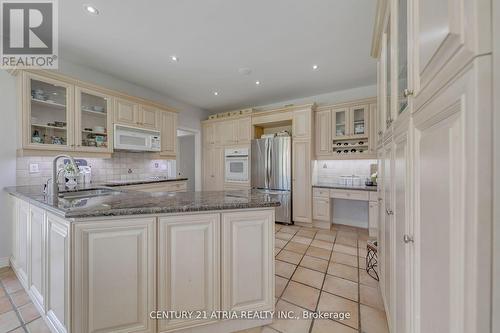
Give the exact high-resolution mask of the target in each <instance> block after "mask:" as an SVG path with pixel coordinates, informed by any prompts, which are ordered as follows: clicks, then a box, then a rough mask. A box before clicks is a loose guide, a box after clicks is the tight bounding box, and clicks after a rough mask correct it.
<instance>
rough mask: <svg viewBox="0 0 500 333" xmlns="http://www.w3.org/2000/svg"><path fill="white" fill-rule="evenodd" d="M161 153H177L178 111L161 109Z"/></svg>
mask: <svg viewBox="0 0 500 333" xmlns="http://www.w3.org/2000/svg"><path fill="white" fill-rule="evenodd" d="M160 122H161V124H160V131H161V154H162V155H170V156H172V155H175V154H176V153H177V113H175V112H168V111H160Z"/></svg>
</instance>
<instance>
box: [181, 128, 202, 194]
mask: <svg viewBox="0 0 500 333" xmlns="http://www.w3.org/2000/svg"><path fill="white" fill-rule="evenodd" d="M177 129H178V130H181V131H186V132H191V133H193V134H194V159H195V160H194V190H195V191H201V131H200V130H198V129H194V128H189V127H182V126H178V127H177ZM179 153H180V152H179Z"/></svg>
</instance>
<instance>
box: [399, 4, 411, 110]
mask: <svg viewBox="0 0 500 333" xmlns="http://www.w3.org/2000/svg"><path fill="white" fill-rule="evenodd" d="M397 5H398V16H397V18H398V48H397V50H398V114H399V113H401V112H403V111H404V110H405V109H406V106H407V105H408V91H409V90H408V33H407V31H408V27H407V25H408V8H407V0H398V1H397Z"/></svg>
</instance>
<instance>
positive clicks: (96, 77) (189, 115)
mask: <svg viewBox="0 0 500 333" xmlns="http://www.w3.org/2000/svg"><path fill="white" fill-rule="evenodd" d="M58 71H59V72H60V73H62V74H65V75H68V76H71V77H74V78H76V79H79V80H82V81H86V82H90V83H94V84H97V85H100V86H103V87H105V88H109V89H113V90H116V91H120V92H123V93H127V94H129V95H132V96H137V97H142V98H145V99H149V100H152V101H155V102H158V103H162V104H165V105H167V106H170V107H172V108H174V109H176V110H178V111H180V112H179V127H187V128H192V129H201V123H200V120H205V119H207V117H208V115H209V113H208V112H207V111H205V110H203V109H200V108H198V107H195V106H192V105H189V104H187V103H183V102H180V101H177V100H175V99H174V98H172V97H170V96H166V95H165V94H163V93H160V92H157V91H154V90H151V89H148V88H144V87H142V86H139V85H137V84H134V83H132V82H127V81H123V80H121V79H118V78H116V77H113V76H111V75H109V74H106V73H102V72H99V71H97V70H94V69H92V68H88V67H85V66H81V65H78V64H75V63H72V62H68V61H65V60H63V59H60V60H59V70H58ZM167 79H168V78H166V80H167Z"/></svg>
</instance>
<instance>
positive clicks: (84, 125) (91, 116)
mask: <svg viewBox="0 0 500 333" xmlns="http://www.w3.org/2000/svg"><path fill="white" fill-rule="evenodd" d="M80 101H81V102H80V104H81V105H80V108H81V109H80V114H81V119H80V131H81V142H80V143H79V144H80V145H81V146H82V147H93V148H103V149H105V148H108V131H109V128H108V126H109V124H108V111H109V110H108V100H107V98H106V97H102V96H98V95H96V94H92V93H88V92H81V95H80Z"/></svg>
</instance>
